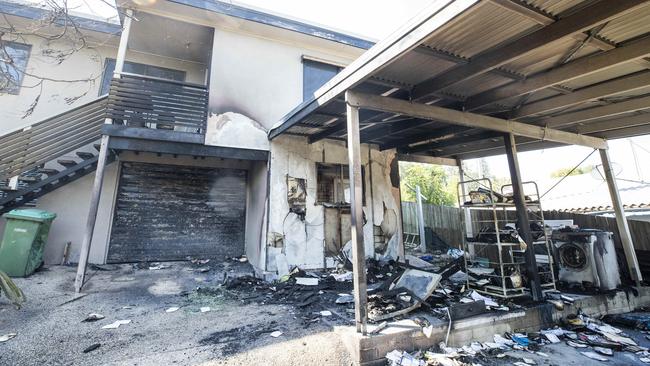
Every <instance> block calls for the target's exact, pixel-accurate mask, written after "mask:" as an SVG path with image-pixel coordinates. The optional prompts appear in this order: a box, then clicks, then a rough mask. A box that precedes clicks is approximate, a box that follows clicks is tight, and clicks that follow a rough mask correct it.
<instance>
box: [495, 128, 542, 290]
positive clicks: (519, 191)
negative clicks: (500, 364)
mask: <svg viewBox="0 0 650 366" xmlns="http://www.w3.org/2000/svg"><path fill="white" fill-rule="evenodd" d="M503 139H504V142H505V147H506V155H507V157H508V166H509V168H510V180H511V181H512V195H513V198H514V201H515V207H516V208H517V223H518V224H519V234H520V235H521V237H522V238H523V240H524V241H525V242H526V253H525V255H526V277H527V278H528V282H529V284H530V293H531V295H532V297H533V301H542V300H543V298H544V293H543V292H542V286H541V282H540V279H539V271H538V269H537V260H536V259H535V249H534V248H533V237H532V235H531V233H530V221H529V219H528V209H527V208H526V199H525V198H524V188H523V185H522V184H521V174H520V172H519V159H518V158H517V146H516V144H515V135H513V134H511V133H509V134H506V135H504V136H503Z"/></svg>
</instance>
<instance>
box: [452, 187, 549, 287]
mask: <svg viewBox="0 0 650 366" xmlns="http://www.w3.org/2000/svg"><path fill="white" fill-rule="evenodd" d="M522 185H523V187H524V195H525V196H526V206H527V208H528V215H529V219H530V222H531V223H532V222H537V223H539V224H540V226H541V228H542V229H541V230H537V231H535V230H533V231H532V232H531V234H532V235H533V238H534V242H533V245H538V246H543V247H544V248H545V250H544V251H542V252H543V253H545V254H543V255H540V254H537V255H536V258H538V268H539V267H540V264H541V267H543V268H542V269H540V271H539V273H540V278H541V279H542V284H541V286H542V290H543V291H555V274H554V273H553V257H552V255H551V251H550V249H551V247H550V240H549V237H550V233H549V232H547V230H546V229H545V228H546V226H545V223H544V213H543V210H542V206H541V204H540V202H539V190H538V188H537V184H536V183H535V182H525V183H523V184H522ZM471 186H474V187H477V186H482V187H483V188H485V189H486V190H488V192H489V193H486V194H487V195H488V198H489V199H488V202H482V203H471V202H472V200H471V197H470V193H469V192H470V191H473V190H472V189H469V188H470V187H471ZM511 189H512V185H504V186H503V187H501V196H502V197H503V196H506V195H507V194H508V193H510V192H508V191H511ZM494 192H495V191H494V189H493V186H492V182H491V181H490V179H488V178H482V179H475V180H468V181H464V182H460V183H459V184H458V201H459V202H458V203H459V207H461V208H462V209H465V210H469V211H470V214H469V215H466V217H469V218H470V220H471V223H470V225H469V226H470V227H471V228H472V233H473V232H478V233H479V236H474V240H476V237H480V238H486V237H489V238H492V240H491V241H485V240H476V241H470V240H467V236H468V235H467V234H472V233H466V235H464V237H465V240H464V247H465V253H466V254H465V265H466V268H467V271H468V274H469V275H470V276H472V275H476V272H482V273H481V274H480V276H481V277H485V278H487V279H488V280H489V283H487V284H477V283H476V282H474V281H470V280H469V279H468V283H467V284H468V287H470V288H472V289H474V290H476V291H478V292H480V293H483V294H486V295H491V296H496V297H500V298H506V299H507V298H514V297H519V296H524V295H526V288H525V287H524V286H523V283H522V276H521V275H522V274H523V273H524V272H525V254H524V253H525V249H524V248H525V246H523V247H522V243H523V241H519V242H515V243H513V242H507V241H503V238H502V236H503V234H502V233H501V231H502V229H503V228H504V227H505V226H506V225H508V224H510V225H509V226H511V227H513V228H514V225H515V223H516V221H517V219H516V208H515V205H514V203H513V202H498V201H499V200H498V197H497V196H498V194H495V193H494ZM467 202H470V203H467ZM475 229H477V230H476V231H475ZM524 245H525V244H524ZM495 250H496V253H495ZM536 253H537V251H536ZM546 259H547V260H546ZM542 262H546V263H542ZM472 270H473V271H474V273H473V272H472Z"/></svg>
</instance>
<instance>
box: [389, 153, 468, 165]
mask: <svg viewBox="0 0 650 366" xmlns="http://www.w3.org/2000/svg"><path fill="white" fill-rule="evenodd" d="M397 160H399V161H410V162H412V163H423V164H436V165H447V166H457V165H458V162H457V161H456V159H448V158H439V157H436V156H425V155H415V154H397Z"/></svg>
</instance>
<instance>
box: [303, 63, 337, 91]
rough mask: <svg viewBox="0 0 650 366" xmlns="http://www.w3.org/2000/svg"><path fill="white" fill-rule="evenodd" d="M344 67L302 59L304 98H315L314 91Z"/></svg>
mask: <svg viewBox="0 0 650 366" xmlns="http://www.w3.org/2000/svg"><path fill="white" fill-rule="evenodd" d="M341 69H342V67H340V66H336V65H331V64H326V63H324V62H318V61H313V60H309V59H306V58H303V59H302V100H309V99H311V98H313V96H314V92H315V91H316V90H318V88H320V87H321V86H323V85H325V83H327V82H328V81H330V79H331V78H333V77H334V75H336V74H338V73H339V71H341Z"/></svg>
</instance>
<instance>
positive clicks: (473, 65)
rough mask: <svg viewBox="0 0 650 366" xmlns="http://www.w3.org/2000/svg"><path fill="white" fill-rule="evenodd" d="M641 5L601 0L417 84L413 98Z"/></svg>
mask: <svg viewBox="0 0 650 366" xmlns="http://www.w3.org/2000/svg"><path fill="white" fill-rule="evenodd" d="M642 4H644V1H641V0H619V1H616V2H610V1H600V2H598V3H596V4H594V5H593V6H590V7H588V8H587V9H584V10H583V11H579V12H576V13H574V14H571V15H569V16H567V17H566V18H562V19H560V20H558V21H556V22H554V23H551V24H549V25H547V26H545V27H543V28H541V29H539V30H537V31H534V32H532V33H530V34H527V35H525V36H523V37H521V38H519V39H518V40H516V41H514V42H511V43H508V44H505V45H503V46H501V47H496V48H493V49H491V50H489V51H487V52H484V53H482V54H480V55H478V56H476V57H474V58H473V59H472V61H471V62H470V63H469V64H467V65H464V66H460V67H456V68H454V69H452V70H450V71H449V72H446V73H444V74H442V75H438V76H435V77H433V78H431V79H428V80H426V81H424V82H422V83H420V84H418V85H416V86H415V87H414V88H413V92H412V95H413V99H414V100H420V99H422V98H425V97H427V96H430V95H432V94H433V93H435V92H438V91H440V90H442V89H445V88H447V87H449V86H452V85H455V84H458V83H460V82H462V81H464V80H467V79H469V78H472V77H475V76H478V75H481V74H483V73H485V72H488V71H490V70H492V69H494V68H496V67H499V66H501V65H504V64H506V63H508V62H511V61H513V60H516V59H518V58H520V57H522V56H524V55H526V54H527V53H529V52H531V51H534V50H536V49H538V48H540V47H543V46H545V45H547V44H548V43H550V42H553V41H556V40H559V39H562V38H565V37H568V36H571V35H573V34H576V33H582V32H583V31H585V30H588V29H591V28H593V27H595V26H597V25H599V24H602V23H604V22H607V21H609V20H611V19H614V18H616V17H619V16H621V15H624V14H627V13H629V12H631V11H633V10H634V9H635V8H637V7H638V6H639V5H642Z"/></svg>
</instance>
